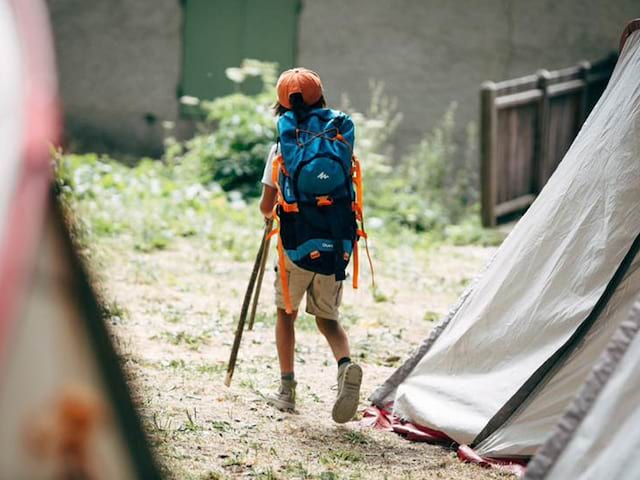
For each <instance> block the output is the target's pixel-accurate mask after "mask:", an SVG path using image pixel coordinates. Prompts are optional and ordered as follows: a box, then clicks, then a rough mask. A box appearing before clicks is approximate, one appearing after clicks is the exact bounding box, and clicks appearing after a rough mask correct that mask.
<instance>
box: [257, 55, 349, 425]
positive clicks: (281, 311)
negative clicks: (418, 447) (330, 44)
mask: <svg viewBox="0 0 640 480" xmlns="http://www.w3.org/2000/svg"><path fill="white" fill-rule="evenodd" d="M276 89H277V95H278V102H277V103H276V104H275V106H274V110H275V114H276V116H278V117H279V122H278V130H279V138H278V142H277V143H276V144H275V145H273V147H272V148H271V151H270V153H269V156H268V158H267V162H266V165H265V169H264V174H263V177H262V183H263V190H262V198H261V200H260V211H261V212H262V214H263V215H264V216H265V217H266V218H271V217H272V215H273V213H274V211H275V212H276V214H277V216H278V217H279V224H280V230H279V238H278V250H279V255H280V260H279V264H278V267H277V275H276V280H275V289H276V307H277V320H276V327H275V337H276V347H277V351H278V359H279V363H280V374H281V382H280V388H279V389H278V391H277V392H275V393H273V394H271V395H269V396H268V397H267V402H268V403H269V404H270V405H272V406H273V407H276V408H278V409H281V410H293V409H295V400H296V393H295V392H296V385H297V382H296V379H295V374H294V349H295V328H294V323H295V320H296V317H297V315H298V309H299V308H300V304H301V302H302V299H303V297H305V295H306V312H307V313H308V314H310V315H313V316H315V319H316V324H317V326H318V330H319V331H320V332H321V333H322V334H323V335H324V337H325V338H326V339H327V342H328V344H329V347H330V348H331V351H332V352H333V356H334V357H335V359H336V362H337V367H338V374H337V377H338V393H337V398H336V400H335V404H334V406H333V410H332V418H333V420H334V421H335V422H337V423H345V422H348V421H349V420H351V419H352V418H353V416H354V415H355V413H356V410H357V408H358V402H359V395H360V385H361V383H362V369H361V367H360V366H359V365H357V364H356V363H354V362H352V360H351V353H350V350H349V339H348V337H347V334H346V332H345V330H344V328H343V327H342V325H341V324H340V323H339V317H340V315H339V309H340V303H341V300H342V283H343V280H344V278H345V273H344V270H345V267H346V264H347V263H348V261H349V258H350V255H351V254H352V253H354V252H353V248H354V245H355V242H357V224H356V219H355V217H354V213H353V211H354V208H352V206H353V205H355V197H356V195H355V192H354V191H353V187H352V186H351V184H350V182H349V181H348V180H349V179H351V177H352V175H351V168H352V167H351V155H352V148H353V147H352V144H353V124H352V123H351V120H350V119H349V117H348V116H347V115H345V114H343V113H342V112H338V111H336V110H330V109H328V108H326V102H325V98H324V93H323V89H322V82H321V80H320V77H319V76H318V74H317V73H315V72H313V71H311V70H308V69H305V68H295V69H292V70H287V71H285V72H284V73H282V75H280V78H279V79H278V83H277V86H276ZM349 139H351V141H350V142H349ZM347 161H348V162H349V164H348V169H347V167H345V166H344V165H343V164H345V162H347ZM341 165H343V166H341ZM274 170H275V171H274ZM345 185H346V187H345ZM276 205H277V208H275V209H274V207H275V206H276ZM355 248H357V245H355ZM356 256H357V250H356Z"/></svg>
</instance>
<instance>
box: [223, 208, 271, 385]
mask: <svg viewBox="0 0 640 480" xmlns="http://www.w3.org/2000/svg"><path fill="white" fill-rule="evenodd" d="M272 225H273V221H272V220H271V219H269V220H267V221H266V222H265V225H264V233H263V234H262V241H261V242H260V248H259V249H258V253H257V255H256V261H255V263H254V264H253V271H252V272H251V278H250V279H249V285H247V291H246V292H245V294H244V301H243V302H242V310H240V318H239V319H238V326H237V327H236V335H235V338H234V339H233V346H232V347H231V356H230V357H229V364H228V366H227V376H226V378H225V380H224V384H225V385H226V386H227V387H228V386H229V385H231V378H232V377H233V371H234V370H235V368H236V360H237V359H238V350H239V349H240V340H242V331H243V330H244V324H245V320H246V319H247V312H248V311H249V303H250V302H251V297H252V296H253V289H254V287H255V284H256V277H257V276H258V270H259V269H260V265H261V264H262V255H263V254H264V251H265V248H264V247H265V244H266V243H267V235H268V234H269V232H270V231H271V226H272Z"/></svg>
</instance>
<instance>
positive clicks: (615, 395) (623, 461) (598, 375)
mask: <svg viewBox="0 0 640 480" xmlns="http://www.w3.org/2000/svg"><path fill="white" fill-rule="evenodd" d="M639 332H640V301H637V302H636V304H635V306H634V308H633V310H632V313H631V315H630V316H629V319H627V320H626V321H625V322H623V323H622V325H621V326H620V328H619V329H618V331H617V332H616V333H615V335H614V337H613V338H612V340H611V342H610V343H609V345H608V346H607V348H606V350H605V351H604V353H603V354H602V355H601V357H600V359H599V360H598V361H597V362H596V365H595V367H594V369H593V370H592V371H591V373H590V375H589V377H588V379H587V381H586V382H585V384H584V385H583V387H582V388H581V389H580V392H579V394H578V395H577V396H576V398H575V399H574V401H573V402H572V403H571V406H570V407H569V408H568V409H567V411H566V412H565V414H564V415H563V416H562V419H561V420H560V422H559V423H558V425H557V426H556V428H555V429H554V432H553V434H552V435H551V436H550V437H549V438H548V439H547V441H546V442H545V443H544V444H543V446H542V447H541V448H540V450H539V451H538V453H537V454H536V456H535V457H533V459H532V460H531V462H530V463H529V466H528V468H527V474H526V477H525V479H526V480H541V479H543V478H544V479H549V480H564V479H568V478H570V479H574V480H591V479H592V480H599V479H602V478H615V479H616V480H635V479H637V478H640V457H638V448H640V385H639V383H640V382H639V379H638V371H640V334H639Z"/></svg>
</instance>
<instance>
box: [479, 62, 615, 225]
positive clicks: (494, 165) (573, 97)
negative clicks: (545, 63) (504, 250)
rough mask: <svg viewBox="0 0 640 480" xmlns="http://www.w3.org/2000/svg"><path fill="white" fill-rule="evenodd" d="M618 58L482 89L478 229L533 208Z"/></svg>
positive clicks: (603, 86)
mask: <svg viewBox="0 0 640 480" xmlns="http://www.w3.org/2000/svg"><path fill="white" fill-rule="evenodd" d="M616 59H617V57H616V55H615V54H612V55H610V56H609V57H607V58H606V59H604V60H601V61H599V62H596V63H593V64H592V63H589V62H582V63H581V64H579V65H578V66H575V67H570V68H566V69H562V70H556V71H552V72H549V71H547V70H540V71H539V72H538V73H537V74H535V75H529V76H526V77H521V78H517V79H513V80H507V81H504V82H499V83H494V82H485V83H483V84H482V88H481V100H480V102H481V120H480V124H481V128H480V143H481V145H480V152H481V153H480V155H481V190H482V193H481V202H482V223H483V225H484V226H487V227H489V226H494V225H496V223H498V222H499V221H500V220H501V219H504V218H505V217H507V216H508V215H509V214H513V213H516V212H521V211H524V210H525V209H526V208H528V207H529V205H531V203H532V202H533V200H534V199H535V198H536V196H537V195H538V193H540V191H541V190H542V187H543V186H544V185H545V183H546V182H547V180H549V177H551V175H552V174H553V172H554V170H555V169H556V167H557V166H558V164H559V163H560V161H561V160H562V158H563V157H564V154H565V153H566V152H567V150H568V149H569V146H570V145H571V143H572V142H573V140H574V138H575V137H576V135H577V134H578V131H579V130H580V127H581V126H582V124H583V123H584V121H585V119H586V118H587V116H588V115H589V112H591V109H592V108H593V106H594V105H595V104H596V102H597V101H598V99H599V98H600V95H602V92H603V91H604V89H605V87H606V86H607V82H608V81H609V78H610V77H611V73H612V72H613V67H614V66H615V62H616Z"/></svg>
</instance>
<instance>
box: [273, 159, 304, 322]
mask: <svg viewBox="0 0 640 480" xmlns="http://www.w3.org/2000/svg"><path fill="white" fill-rule="evenodd" d="M272 168H273V171H272V172H271V180H272V181H273V184H274V185H275V186H276V189H277V191H278V201H277V203H276V205H274V207H273V218H275V219H276V220H277V221H278V228H274V229H273V230H272V231H271V233H269V235H270V236H272V235H275V234H276V233H280V217H279V216H278V205H280V206H281V207H282V209H283V210H284V211H285V212H289V211H298V206H297V204H289V203H287V202H285V201H284V196H283V195H282V190H281V189H280V183H279V182H278V180H279V177H280V171H282V172H283V173H284V174H286V172H287V171H286V169H285V168H284V160H283V159H282V155H278V156H277V157H276V158H275V159H274V160H273V164H272ZM294 208H295V210H294ZM269 238H270V237H269ZM285 255H286V253H285V252H284V247H283V246H282V237H281V236H280V235H278V270H280V282H281V284H282V296H283V297H284V307H285V311H286V312H287V313H288V314H289V315H291V313H293V309H292V308H291V294H290V293H289V281H288V279H287V270H286V265H285V258H284V256H285Z"/></svg>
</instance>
